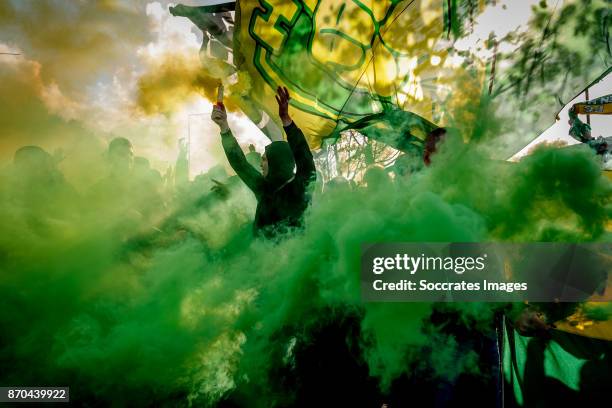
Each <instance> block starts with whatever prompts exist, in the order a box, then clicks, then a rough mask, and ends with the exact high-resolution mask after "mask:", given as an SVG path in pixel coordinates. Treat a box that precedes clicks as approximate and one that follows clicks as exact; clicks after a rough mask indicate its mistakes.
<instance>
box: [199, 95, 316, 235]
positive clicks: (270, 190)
mask: <svg viewBox="0 0 612 408" xmlns="http://www.w3.org/2000/svg"><path fill="white" fill-rule="evenodd" d="M276 92H277V93H276V101H277V103H278V113H279V117H280V119H281V122H282V124H283V128H284V130H285V133H286V134H287V141H273V142H272V143H271V144H269V145H267V146H266V151H265V154H264V155H263V156H262V163H261V170H262V172H261V173H260V172H258V171H257V170H256V169H255V168H254V167H253V166H251V164H249V162H248V161H247V158H246V156H245V154H244V152H243V151H242V149H241V148H240V146H239V144H238V141H237V140H236V138H235V137H234V135H233V134H232V131H231V130H230V128H229V125H228V123H227V113H226V111H225V106H224V105H223V101H222V88H221V87H220V93H219V95H220V96H219V98H218V99H221V100H218V101H217V104H216V105H215V107H214V109H213V112H212V114H211V119H212V120H213V122H215V123H216V124H217V125H218V126H219V129H220V130H221V143H222V145H223V150H224V151H225V155H226V156H227V160H228V161H229V163H230V165H231V166H232V168H233V169H234V171H235V172H236V174H237V175H238V177H240V179H241V180H242V181H243V182H244V183H245V184H246V185H247V187H249V189H251V191H252V192H253V194H255V198H256V199H257V210H256V212H255V222H254V224H253V231H254V234H255V235H256V236H262V237H265V238H274V237H277V236H279V235H280V234H282V233H285V232H289V231H291V230H294V229H296V228H300V227H301V226H302V223H303V220H302V218H303V214H304V211H305V210H306V208H307V207H308V204H309V202H310V197H309V194H308V193H307V190H308V185H309V184H310V182H311V181H313V180H314V178H315V176H316V169H315V164H314V159H313V156H312V153H311V152H310V148H309V147H308V143H307V142H306V138H305V137H304V134H303V133H302V131H301V130H300V129H299V128H298V127H297V126H296V125H295V123H294V122H293V120H292V119H291V117H290V116H289V99H290V97H289V91H288V90H287V88H281V87H278V89H277V91H276ZM294 169H295V170H294Z"/></svg>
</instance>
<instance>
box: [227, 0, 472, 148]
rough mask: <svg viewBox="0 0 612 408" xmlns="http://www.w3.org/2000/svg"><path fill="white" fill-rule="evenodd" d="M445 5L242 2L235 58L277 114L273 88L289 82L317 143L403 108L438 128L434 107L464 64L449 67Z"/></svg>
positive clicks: (425, 1)
mask: <svg viewBox="0 0 612 408" xmlns="http://www.w3.org/2000/svg"><path fill="white" fill-rule="evenodd" d="M445 4H446V2H445V1H441V0H413V1H397V0H387V1H370V2H356V1H331V0H329V1H324V0H321V1H316V0H310V1H282V0H280V1H265V2H263V1H257V0H243V1H239V2H238V3H237V16H238V15H239V18H238V17H237V19H236V20H237V22H236V32H237V34H236V36H235V47H234V48H235V52H236V53H237V54H238V53H239V54H240V56H241V57H240V61H238V60H237V61H236V62H237V66H238V68H239V69H240V70H245V71H247V72H248V73H249V75H250V77H251V86H252V91H253V92H252V93H251V95H252V97H253V98H256V99H257V102H258V103H259V104H260V106H263V107H264V109H265V110H266V111H267V112H268V113H269V114H270V116H271V117H273V116H274V113H275V110H276V107H275V105H274V104H275V101H274V97H273V95H274V91H275V89H276V87H277V86H285V87H287V88H288V90H289V92H290V93H291V96H292V102H291V106H292V110H291V113H292V116H293V117H294V119H295V121H296V122H297V123H299V125H300V127H301V128H302V129H303V130H304V132H305V134H306V136H307V138H308V140H309V143H310V145H311V147H313V148H314V147H318V146H319V145H320V144H321V141H322V139H323V138H326V137H330V136H337V135H338V133H339V131H340V130H342V129H349V128H351V125H353V124H358V125H357V126H361V125H363V124H364V122H367V123H369V124H372V123H373V121H374V120H376V119H382V118H384V119H386V120H387V122H389V120H390V119H401V116H402V115H398V114H396V112H398V111H407V112H410V115H408V116H409V117H410V120H411V121H412V122H415V121H419V120H420V121H422V125H421V126H417V127H420V128H423V129H427V128H431V127H432V122H433V121H434V117H436V115H437V116H438V117H437V118H436V119H437V121H438V123H437V124H439V123H440V122H442V121H443V118H441V117H440V116H441V115H442V113H440V112H439V110H437V109H438V108H439V106H440V101H441V100H443V99H444V98H446V97H447V96H448V94H449V90H450V89H451V88H450V84H451V83H453V80H454V79H456V78H458V77H459V75H460V72H467V70H466V69H465V68H462V67H453V68H448V67H446V66H445V62H446V59H447V58H448V45H449V41H448V38H447V31H446V27H447V23H446V20H445V8H444V5H445ZM237 48H238V49H237ZM460 94H461V92H457V93H456V95H457V96H459V95H460ZM359 121H362V122H359ZM394 128H395V126H387V129H388V130H389V131H392V130H393V129H394ZM362 129H364V128H363V127H362ZM399 134H401V132H400V133H399ZM372 135H380V133H379V132H378V133H377V132H374V133H372ZM413 136H416V137H419V138H423V137H424V134H422V132H420V133H419V134H418V135H413ZM388 140H392V141H396V140H399V139H398V138H396V137H391V138H389V139H388Z"/></svg>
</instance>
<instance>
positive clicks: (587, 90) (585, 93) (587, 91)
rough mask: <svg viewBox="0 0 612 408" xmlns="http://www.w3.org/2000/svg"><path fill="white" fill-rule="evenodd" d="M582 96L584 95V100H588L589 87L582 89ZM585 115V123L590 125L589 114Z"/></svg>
mask: <svg viewBox="0 0 612 408" xmlns="http://www.w3.org/2000/svg"><path fill="white" fill-rule="evenodd" d="M584 96H585V97H586V101H587V102H588V101H589V88H588V87H587V89H585V90H584ZM586 117H587V125H589V126H590V125H591V115H589V114H588V113H587V115H586Z"/></svg>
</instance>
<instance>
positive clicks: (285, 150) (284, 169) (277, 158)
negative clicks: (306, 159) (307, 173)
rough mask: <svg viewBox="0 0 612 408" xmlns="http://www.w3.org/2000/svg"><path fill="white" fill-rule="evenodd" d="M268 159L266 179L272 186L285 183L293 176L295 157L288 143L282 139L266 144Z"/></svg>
mask: <svg viewBox="0 0 612 408" xmlns="http://www.w3.org/2000/svg"><path fill="white" fill-rule="evenodd" d="M266 158H267V159H268V175H267V177H266V181H268V182H269V183H270V184H271V185H273V186H278V185H281V184H283V183H285V182H286V181H287V180H289V179H290V178H291V177H293V169H294V168H295V159H294V158H293V152H292V151H291V148H290V147H289V143H287V142H284V141H277V142H272V143H271V144H269V145H267V146H266Z"/></svg>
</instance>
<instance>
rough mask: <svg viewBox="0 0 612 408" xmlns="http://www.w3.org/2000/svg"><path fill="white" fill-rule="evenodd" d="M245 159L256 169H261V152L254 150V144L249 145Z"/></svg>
mask: <svg viewBox="0 0 612 408" xmlns="http://www.w3.org/2000/svg"><path fill="white" fill-rule="evenodd" d="M246 159H247V161H248V162H249V164H250V165H251V166H253V167H254V168H256V169H261V154H259V152H258V151H257V150H255V146H253V145H252V144H250V145H249V152H248V153H247V154H246Z"/></svg>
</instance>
